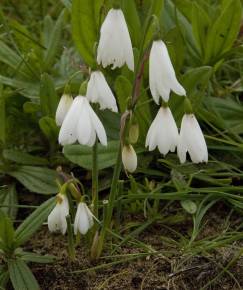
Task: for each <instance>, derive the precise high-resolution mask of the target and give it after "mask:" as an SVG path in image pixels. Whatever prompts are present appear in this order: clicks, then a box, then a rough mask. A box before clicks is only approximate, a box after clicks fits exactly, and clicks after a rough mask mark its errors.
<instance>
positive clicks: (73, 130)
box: [58, 96, 107, 147]
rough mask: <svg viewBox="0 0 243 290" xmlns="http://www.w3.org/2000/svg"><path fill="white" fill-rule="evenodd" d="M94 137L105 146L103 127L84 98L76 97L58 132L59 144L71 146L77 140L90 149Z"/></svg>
mask: <svg viewBox="0 0 243 290" xmlns="http://www.w3.org/2000/svg"><path fill="white" fill-rule="evenodd" d="M96 136H97V137H98V139H99V140H100V143H101V144H102V145H104V146H106V145H107V137H106V132H105V129H104V126H103V125H102V123H101V121H100V119H99V118H98V117H97V115H96V113H95V112H94V110H93V109H92V107H91V106H90V104H89V101H88V100H87V98H86V97H83V96H77V97H76V98H75V99H74V101H73V103H72V106H71V108H70V109H69V111H68V113H67V115H66V117H65V119H64V121H63V123H62V127H61V129H60V132H59V138H58V140H59V143H60V144H62V145H67V144H73V143H75V142H76V141H77V140H78V142H79V143H80V144H82V145H87V146H90V147H92V146H93V145H94V143H95V140H96Z"/></svg>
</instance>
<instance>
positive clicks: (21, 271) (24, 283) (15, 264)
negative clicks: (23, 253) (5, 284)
mask: <svg viewBox="0 0 243 290" xmlns="http://www.w3.org/2000/svg"><path fill="white" fill-rule="evenodd" d="M8 269H9V275H10V280H11V282H12V285H13V287H14V289H15V290H39V289H40V287H39V285H38V282H37V281H36V279H35V277H34V275H33V274H32V272H31V271H30V268H29V267H28V266H27V265H26V263H25V262H24V261H21V260H19V259H18V260H11V261H9V262H8Z"/></svg>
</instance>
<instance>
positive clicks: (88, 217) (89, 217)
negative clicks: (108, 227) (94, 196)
mask: <svg viewBox="0 0 243 290" xmlns="http://www.w3.org/2000/svg"><path fill="white" fill-rule="evenodd" d="M93 224H94V221H93V214H92V213H91V211H90V209H89V208H88V206H87V205H86V203H84V202H80V203H79V205H78V209H77V212H76V216H75V220H74V233H75V235H77V233H78V231H79V232H80V233H81V234H83V235H85V234H86V233H87V231H88V230H89V229H90V228H91V227H92V226H93Z"/></svg>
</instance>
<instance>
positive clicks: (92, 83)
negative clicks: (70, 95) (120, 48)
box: [87, 71, 118, 112]
mask: <svg viewBox="0 0 243 290" xmlns="http://www.w3.org/2000/svg"><path fill="white" fill-rule="evenodd" d="M87 99H88V100H89V101H90V102H92V103H99V104H100V109H101V110H104V109H110V110H112V111H113V112H117V111H118V109H117V105H116V99H115V97H114V95H113V93H112V91H111V89H110V87H109V86H108V84H107V82H106V79H105V77H104V75H103V73H102V72H101V71H94V72H92V73H91V76H90V80H89V82H88V86H87Z"/></svg>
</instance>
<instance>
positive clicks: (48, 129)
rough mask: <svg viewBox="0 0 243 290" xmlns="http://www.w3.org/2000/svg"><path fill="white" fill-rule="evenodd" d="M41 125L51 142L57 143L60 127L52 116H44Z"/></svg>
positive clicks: (40, 121)
mask: <svg viewBox="0 0 243 290" xmlns="http://www.w3.org/2000/svg"><path fill="white" fill-rule="evenodd" d="M39 126H40V129H41V131H42V132H43V134H44V135H45V136H46V138H47V139H48V140H49V141H50V142H54V143H56V140H57V138H58V132H59V129H58V127H57V125H56V122H55V120H54V119H53V118H50V117H48V116H45V117H42V118H41V119H40V120H39Z"/></svg>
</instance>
